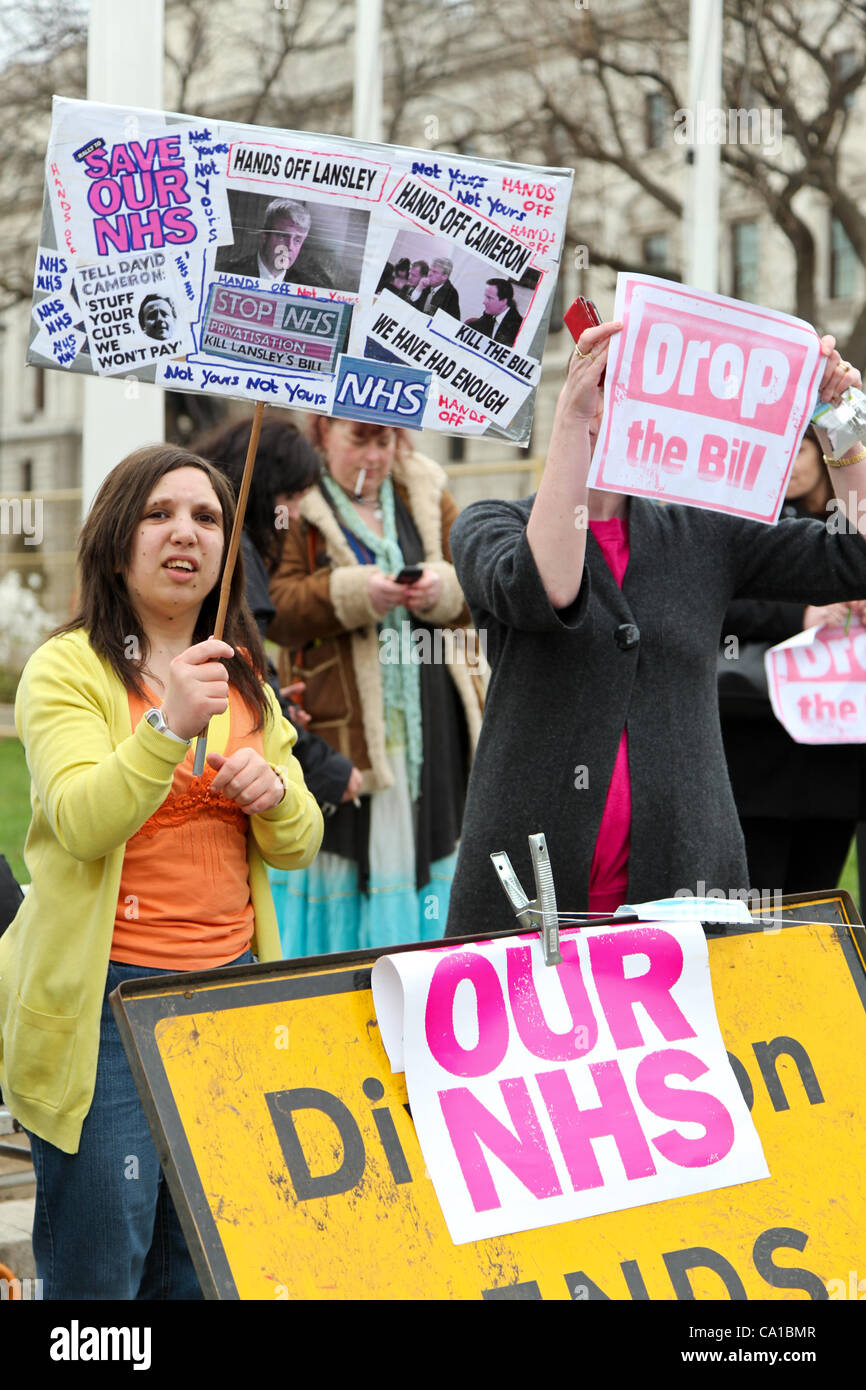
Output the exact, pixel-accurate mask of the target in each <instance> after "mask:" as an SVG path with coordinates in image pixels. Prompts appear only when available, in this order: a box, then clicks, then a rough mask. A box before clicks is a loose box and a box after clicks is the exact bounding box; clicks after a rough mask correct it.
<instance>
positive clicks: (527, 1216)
mask: <svg viewBox="0 0 866 1390" xmlns="http://www.w3.org/2000/svg"><path fill="white" fill-rule="evenodd" d="M561 950H562V964H561V965H557V966H556V967H552V966H550V967H549V966H546V965H545V964H544V958H543V954H542V949H541V942H540V940H538V939H537V938H536V939H534V940H527V939H526V938H525V937H524V938H516V937H515V938H506V939H499V940H493V941H486V942H480V943H478V944H473V945H470V946H461V947H455V948H453V949H452V950H446V951H431V950H426V951H422V950H418V951H409V952H406V953H401V954H399V955H391V956H383V957H382V958H381V959H380V960H378V961H377V962H376V964H375V965H374V967H373V975H372V984H373V1000H374V1002H375V1005H376V1017H377V1019H378V1021H379V1028H380V1031H381V1034H382V1042H383V1044H384V1046H385V1050H386V1052H387V1053H388V1058H389V1060H390V1062H391V1068H392V1070H393V1071H396V1072H400V1071H405V1073H406V1089H407V1091H408V1093H409V1104H410V1106H411V1109H412V1121H413V1124H414V1125H415V1130H416V1132H417V1134H418V1139H419V1142H420V1144H421V1151H422V1153H423V1154H424V1161H425V1163H426V1165H427V1169H428V1171H429V1174H430V1178H431V1180H432V1182H433V1186H434V1187H435V1189H436V1195H437V1196H438V1198H439V1204H440V1206H441V1208H442V1214H443V1216H444V1217H445V1221H446V1223H447V1226H448V1230H449V1232H450V1235H451V1239H452V1240H453V1241H454V1243H455V1245H460V1244H463V1243H464V1242H467V1241H478V1240H486V1239H489V1238H490V1237H492V1236H501V1235H508V1234H510V1233H511V1232H514V1231H525V1230H530V1229H532V1228H533V1227H536V1226H548V1225H552V1224H554V1223H556V1222H560V1221H575V1220H578V1219H580V1218H582V1217H587V1216H597V1215H599V1214H600V1213H601V1212H609V1211H620V1210H623V1209H625V1208H629V1207H635V1206H643V1205H646V1204H647V1203H649V1202H664V1201H667V1200H668V1199H670V1198H673V1197H681V1196H684V1195H685V1194H686V1193H695V1192H707V1191H710V1190H711V1189H713V1188H717V1187H728V1186H733V1185H734V1184H737V1183H744V1182H750V1181H752V1180H753V1179H755V1178H766V1177H769V1169H768V1168H767V1164H766V1161H765V1159H764V1155H763V1152H762V1150H761V1143H760V1140H759V1139H758V1135H757V1132H756V1130H755V1126H754V1123H753V1121H752V1119H751V1116H750V1115H749V1111H748V1109H747V1108H746V1105H745V1102H744V1100H743V1097H742V1094H741V1093H740V1090H739V1088H738V1086H737V1082H736V1079H735V1077H734V1074H733V1072H732V1071H731V1068H730V1065H729V1064H728V1059H727V1056H726V1053H725V1046H724V1043H723V1042H722V1037H721V1034H720V1032H719V1025H718V1022H717V1020H716V1011H715V1007H714V1004H713V991H712V986H711V984H710V970H709V958H708V953H707V942H706V938H705V936H704V933H703V930H702V928H701V925H700V923H699V922H697V921H693V922H689V923H684V922H672V921H667V922H664V923H663V924H658V923H656V924H648V923H641V925H640V926H637V927H632V928H626V927H619V928H615V929H611V928H610V927H588V928H582V929H580V930H572V931H567V932H564V933H563V934H562V938H561ZM672 1121H673V1122H674V1123H673V1125H672V1124H671V1122H672ZM602 1137H603V1138H604V1144H603V1145H599V1146H597V1147H594V1143H593V1141H596V1140H599V1139H601V1138H602Z"/></svg>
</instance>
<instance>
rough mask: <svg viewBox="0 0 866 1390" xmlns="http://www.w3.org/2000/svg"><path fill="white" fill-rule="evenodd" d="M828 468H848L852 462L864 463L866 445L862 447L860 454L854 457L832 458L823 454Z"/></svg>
mask: <svg viewBox="0 0 866 1390" xmlns="http://www.w3.org/2000/svg"><path fill="white" fill-rule="evenodd" d="M821 457H822V459H823V460H824V462H825V463H826V465H827V467H828V468H848V467H850V465H851V464H852V463H862V462H863V460H864V459H866V446H864V447H863V448H861V450H860V452H859V453H858V454H855V455H854V457H853V458H852V459H831V458H828V456H827V455H826V454H822V455H821Z"/></svg>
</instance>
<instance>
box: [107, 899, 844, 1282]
mask: <svg viewBox="0 0 866 1390" xmlns="http://www.w3.org/2000/svg"><path fill="white" fill-rule="evenodd" d="M810 902H811V906H810V907H809V908H808V909H807V908H806V905H805V904H804V903H803V902H795V903H791V904H790V905H789V906H787V908H786V911H787V913H788V916H789V917H792V916H793V917H798V918H799V917H805V916H807V915H808V916H815V917H818V916H823V917H825V918H831V919H834V920H835V925H834V924H833V921H825V922H823V923H822V924H814V925H801V924H798V923H797V922H796V921H787V922H785V925H784V926H781V927H777V928H774V929H771V930H761V928H760V927H758V926H752V927H744V928H740V929H729V930H728V931H727V932H726V933H723V934H721V935H718V936H714V937H711V939H710V942H709V956H710V969H711V974H712V980H713V990H714V994H715V999H716V1008H717V1012H718V1017H719V1024H720V1027H721V1031H722V1036H723V1037H724V1039H725V1042H726V1046H727V1047H728V1050H729V1052H730V1054H731V1059H732V1065H733V1067H734V1070H735V1072H736V1075H737V1078H738V1080H739V1082H740V1085H741V1088H742V1089H743V1091H744V1094H745V1095H746V1099H747V1102H748V1103H749V1104H750V1106H751V1107H752V1113H753V1116H754V1119H755V1124H756V1126H757V1129H758V1133H759V1135H760V1137H761V1140H762V1143H763V1146H764V1152H765V1154H766V1157H767V1161H768V1164H769V1168H770V1173H771V1177H770V1178H769V1179H766V1180H763V1181H758V1182H752V1183H747V1184H743V1185H741V1186H737V1187H729V1188H723V1189H721V1190H717V1191H712V1192H707V1193H701V1194H698V1195H696V1196H689V1197H684V1198H679V1199H676V1200H673V1201H668V1202H663V1203H656V1204H653V1205H650V1206H645V1207H638V1208H632V1209H629V1210H626V1211H618V1212H612V1213H608V1214H605V1215H603V1216H597V1217H592V1218H588V1219H586V1220H583V1221H575V1222H570V1223H567V1224H563V1225H558V1226H550V1227H546V1228H543V1229H540V1230H532V1231H524V1232H520V1233H518V1234H515V1235H509V1236H505V1237H500V1238H497V1239H493V1240H485V1241H480V1242H478V1243H476V1244H467V1245H460V1246H455V1245H453V1244H452V1243H451V1239H450V1237H449V1235H448V1231H447V1229H446V1226H445V1222H444V1220H443V1217H442V1214H441V1212H440V1209H439V1205H438V1202H437V1200H436V1196H435V1193H434V1190H433V1186H432V1184H431V1183H430V1181H429V1179H428V1177H427V1176H426V1173H425V1167H424V1159H423V1156H422V1154H421V1151H420V1149H419V1147H418V1143H417V1140H416V1138H415V1132H414V1129H413V1126H412V1121H411V1118H410V1115H409V1113H408V1109H407V1103H406V1088H405V1082H404V1078H403V1076H402V1075H399V1076H392V1075H391V1073H390V1069H389V1065H388V1061H387V1058H386V1056H385V1052H384V1050H383V1047H382V1044H381V1041H380V1038H379V1030H378V1027H377V1024H376V1019H375V1015H374V1011H373V1002H372V994H371V991H370V968H371V965H372V962H373V960H374V959H375V958H376V956H377V955H378V954H380V953H379V952H366V953H363V954H362V955H358V956H346V957H331V958H327V959H325V958H323V959H322V960H321V961H303V962H298V963H296V964H289V963H286V962H280V963H278V964H272V965H264V966H253V967H240V968H237V969H234V970H227V971H218V972H210V973H202V974H200V975H191V976H174V977H171V978H170V979H168V980H166V979H165V978H163V979H153V980H149V981H142V982H141V983H140V984H139V983H135V982H130V983H127V984H125V985H123V986H121V989H120V990H119V991H117V992H116V994H115V996H113V1000H114V1004H115V1011H116V1013H117V1016H118V1021H119V1023H120V1025H121V1029H122V1031H123V1033H124V1038H125V1041H126V1044H127V1049H128V1051H129V1054H130V1060H131V1062H132V1065H133V1068H134V1071H135V1073H136V1078H137V1080H138V1083H139V1088H140V1090H141V1092H142V1099H143V1102H144V1104H145V1107H146V1109H147V1111H148V1117H149V1119H150V1122H151V1127H152V1128H153V1130H154V1134H155V1136H156V1138H157V1143H158V1145H159V1148H160V1155H161V1157H162V1160H163V1164H164V1166H165V1168H166V1172H167V1175H168V1179H169V1183H170V1186H171V1190H172V1194H173V1196H174V1198H175V1203H176V1205H177V1207H178V1211H179V1214H180V1217H181V1221H182V1223H183V1225H184V1229H185V1231H186V1234H187V1239H188V1241H189V1244H190V1248H191V1250H192V1253H193V1258H194V1260H195V1262H196V1267H197V1269H198V1272H199V1277H200V1279H201V1281H202V1286H203V1288H204V1289H205V1291H206V1293H207V1294H208V1296H210V1297H219V1298H241V1299H268V1300H284V1299H290V1300H295V1299H357V1298H376V1299H478V1298H488V1299H490V1298H545V1299H548V1298H553V1299H594V1298H605V1297H606V1298H610V1299H629V1298H630V1299H647V1298H649V1299H672V1298H678V1299H692V1298H695V1299H718V1298H733V1299H742V1298H749V1299H756V1298H760V1299H765V1298H794V1299H809V1298H826V1297H827V1296H828V1287H829V1294H830V1296H837V1297H846V1296H847V1294H845V1293H839V1292H838V1290H839V1289H841V1288H847V1287H848V1285H849V1284H850V1273H851V1271H857V1270H858V1262H859V1264H860V1265H864V1251H866V1196H864V1194H863V1181H862V1165H863V1153H864V1139H866V1114H864V1110H866V1107H864V1104H863V1101H864V1091H866V1083H864V1080H863V1075H864V1058H866V971H864V961H863V949H862V939H863V930H862V928H858V927H854V928H852V927H851V926H849V925H847V924H846V922H847V921H850V919H851V918H852V917H854V916H855V914H854V913H853V910H852V909H851V908H850V899H847V901H846V900H845V898H843V897H842V896H839V895H828V896H827V897H826V898H824V899H821V900H814V899H812V900H810ZM433 944H434V945H435V944H436V943H433ZM334 962H339V963H334ZM862 1273H863V1275H864V1276H866V1267H864V1268H863V1270H862ZM835 1281H838V1283H837V1282H835ZM855 1283H856V1281H855Z"/></svg>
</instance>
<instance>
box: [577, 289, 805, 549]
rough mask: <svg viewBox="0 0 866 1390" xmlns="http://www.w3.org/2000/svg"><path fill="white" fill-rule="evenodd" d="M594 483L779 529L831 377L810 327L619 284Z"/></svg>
mask: <svg viewBox="0 0 866 1390" xmlns="http://www.w3.org/2000/svg"><path fill="white" fill-rule="evenodd" d="M613 318H614V319H615V320H621V321H622V323H623V329H622V332H621V333H619V334H617V335H616V336H615V337H614V338H613V339H612V340H611V346H610V358H609V361H608V366H607V380H606V383H605V410H604V418H603V420H602V425H601V430H600V433H599V436H598V443H597V444H596V449H595V454H594V456H593V461H592V467H591V469H590V475H589V486H590V487H594V488H601V489H602V490H603V491H607V492H622V493H629V494H632V495H633V496H637V497H657V498H661V499H664V500H665V501H667V502H684V503H687V504H688V505H689V506H693V507H703V508H706V509H708V510H712V511H717V512H728V513H729V514H731V515H733V516H745V517H751V518H752V519H754V520H756V521H766V522H775V521H776V520H777V518H778V515H779V512H780V510H781V506H782V501H783V498H784V495H785V486H786V484H787V479H788V474H789V472H790V469H791V465H792V463H793V460H794V457H795V455H796V453H797V448H798V445H799V442H800V439H801V437H802V434H803V430H804V429H805V427H806V424H807V423H808V420H809V417H810V415H811V412H812V409H813V407H814V404H815V401H816V397H817V391H818V387H819V384H820V380H821V375H822V372H823V363H824V359H823V358H822V357H821V356H820V351H819V343H820V340H819V338H818V336H817V334H816V333H815V330H814V328H812V327H811V326H810V325H809V324H808V323H804V322H803V320H802V319H796V318H791V317H790V315H788V314H780V313H776V312H775V310H772V309H761V308H758V307H757V306H756V305H754V304H744V303H742V302H741V301H740V300H738V299H726V298H725V296H724V295H720V294H705V293H703V292H702V291H699V290H692V289H689V288H687V287H686V286H684V285H676V284H672V283H671V282H670V281H668V280H658V279H655V278H654V277H652V276H648V275H623V274H621V275H619V276H618V278H617V287H616V305H615V308H614V313H613Z"/></svg>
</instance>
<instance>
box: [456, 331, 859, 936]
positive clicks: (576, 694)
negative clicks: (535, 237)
mask: <svg viewBox="0 0 866 1390" xmlns="http://www.w3.org/2000/svg"><path fill="white" fill-rule="evenodd" d="M620 328H621V325H620V324H602V325H600V326H599V327H597V328H591V329H586V330H584V332H583V334H582V335H581V337H580V339H579V341H578V346H577V348H576V349H575V353H574V355H573V356H572V360H571V362H570V364H569V372H568V376H567V379H566V382H565V384H564V386H563V389H562V392H561V394H560V397H559V401H558V404H557V408H556V414H555V417H554V424H553V430H552V434H551V440H550V448H549V451H548V456H547V462H546V465H545V470H544V475H543V477H542V481H541V484H540V486H539V489H538V492H537V493H536V495H535V497H534V498H530V499H527V500H526V501H518V502H499V501H484V502H477V503H475V504H473V505H472V506H470V507H467V508H466V510H465V511H464V512H462V513H461V515H460V516H459V517H458V519H457V521H456V522H455V524H454V527H453V528H452V532H451V541H452V551H453V556H454V563H455V567H456V569H457V574H458V577H459V579H460V583H461V585H462V587H463V591H464V593H465V595H466V599H467V601H468V603H469V606H470V608H471V610H472V619H473V622H474V624H475V626H476V628H477V629H478V631H479V632H483V633H485V634H486V641H487V657H488V660H489V662H490V665H491V667H492V677H491V682H490V687H489V690H488V696H487V705H486V710H485V716H484V723H483V726H482V730H481V738H480V741H479V744H478V751H477V754H476V759H475V764H474V767H473V771H472V776H471V780H470V784H469V790H468V795H467V802H466V810H465V816H464V823H463V834H462V839H461V846H460V855H459V859H458V864H457V871H456V874H455V877H454V882H453V886H452V890H451V906H450V912H449V917H448V926H447V934H448V935H463V934H470V933H471V934H473V935H478V934H481V933H483V932H485V931H488V930H496V929H497V928H502V927H508V926H509V925H513V923H514V918H513V915H512V913H511V909H510V908H509V906H508V903H507V900H506V898H505V896H504V894H503V893H502V890H501V888H500V887H499V885H498V883H497V879H496V875H495V873H494V870H493V867H492V865H491V863H490V854H491V852H493V851H497V850H505V851H507V853H508V855H509V857H510V858H511V862H512V864H513V865H514V867H515V869H516V871H517V873H518V875H519V876H520V877H521V879H522V881H523V882H524V884H525V885H526V886H529V885H531V884H532V883H533V877H532V871H531V864H530V859H529V850H528V846H527V836H529V835H530V834H534V833H536V832H538V831H543V832H544V833H545V835H546V837H547V844H548V849H549V852H550V862H551V867H552V870H553V877H554V883H555V885H556V890H557V900H558V902H559V906H560V908H561V909H562V910H568V911H587V910H591V911H598V912H609V911H612V910H613V908H614V907H615V906H616V905H617V904H618V903H622V902H642V901H646V900H650V899H653V898H658V897H667V896H670V895H672V894H675V893H676V892H677V891H678V890H679V891H681V892H682V891H685V892H691V893H696V894H698V895H699V896H703V895H705V894H707V893H709V891H710V890H711V889H716V890H718V889H721V890H722V891H724V892H725V893H729V892H731V891H734V892H736V891H738V890H743V889H747V888H748V887H749V886H750V885H749V884H748V874H747V869H746V856H745V851H744V846H743V837H742V833H741V831H740V826H739V821H738V818H737V812H736V807H735V805H734V800H733V797H732V794H731V788H730V783H729V781H728V774H727V769H726V766H725V757H724V750H723V746H722V738H721V732H720V728H719V714H718V701H717V694H716V653H717V650H718V643H719V634H720V631H721V626H722V620H723V618H724V614H725V610H726V608H727V606H728V604H729V602H730V601H731V600H732V599H733V598H764V599H778V600H796V601H801V602H803V603H804V604H805V603H812V604H826V603H833V602H836V601H837V600H842V599H844V598H845V597H846V595H850V594H852V593H863V592H866V541H864V539H863V538H862V537H861V536H860V535H859V534H858V533H857V532H854V531H853V530H852V532H851V533H850V534H844V533H843V534H839V535H831V534H829V533H828V531H827V529H826V528H825V527H824V526H823V525H822V524H821V523H820V522H818V521H806V520H790V521H781V522H780V523H779V524H778V525H777V526H766V525H764V524H762V523H760V522H753V521H747V520H743V519H741V518H738V517H731V516H728V515H723V514H721V513H714V512H709V511H702V510H699V509H697V508H694V507H684V506H659V505H658V504H656V503H653V502H651V501H647V500H645V499H642V498H638V497H625V496H622V495H619V494H615V493H609V492H599V491H595V490H592V491H590V490H589V489H588V488H587V485H586V479H587V476H588V472H589V465H590V460H591V457H592V449H593V446H594V443H595V438H596V436H597V433H598V427H599V424H600V420H601V411H602V405H603V401H602V394H601V390H600V388H599V384H598V383H599V377H600V376H601V373H602V371H603V369H604V365H605V362H606V361H607V353H608V343H609V339H610V338H611V336H612V335H613V334H614V333H616V332H618V331H619V330H620ZM821 351H822V354H823V355H824V356H825V358H826V365H825V371H824V377H823V381H822V387H821V396H822V399H825V400H826V399H830V398H832V397H836V396H838V395H839V394H840V393H841V392H842V391H843V390H845V389H846V388H847V387H848V386H852V385H854V386H859V385H860V376H859V373H858V372H857V371H855V370H854V369H853V368H851V367H850V366H849V365H848V364H847V363H843V362H842V360H841V358H840V356H839V354H838V352H836V351H835V350H834V342H833V339H832V338H824V339H822V341H821ZM860 452H861V453H862V455H863V457H862V458H860V457H859V455H858V452H857V450H852V451H849V457H851V456H853V459H854V460H855V461H853V462H851V463H850V465H848V464H847V459H846V460H843V462H845V463H846V466H845V467H844V469H841V468H834V469H833V470H832V472H833V475H834V484H835V486H836V490H837V493H838V494H839V495H842V493H843V489H844V495H845V497H846V499H848V498H850V495H851V494H852V493H857V494H859V495H860V496H861V497H863V498H864V501H866V450H862V451H860ZM862 512H866V506H864V507H863V508H861V509H859V510H858V511H857V516H858V517H860V516H861V513H862ZM849 514H850V513H849ZM586 517H588V520H589V526H587V525H586V524H585V522H583V523H582V519H584V518H586ZM599 523H600V524H599ZM863 524H866V523H863ZM590 528H591V529H590ZM626 562H627V569H626V570H625V573H624V578H623V570H624V569H625V564H626ZM620 580H621V587H620ZM600 832H601V833H600ZM756 887H759V888H762V889H767V888H773V887H774V885H756Z"/></svg>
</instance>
